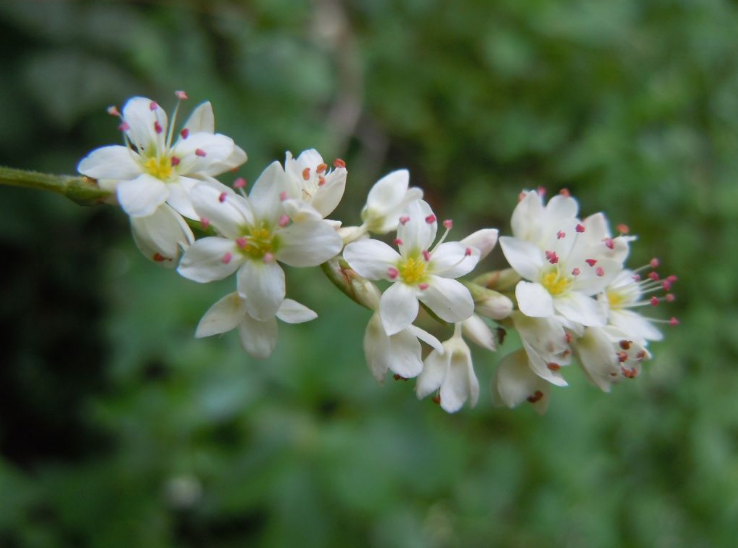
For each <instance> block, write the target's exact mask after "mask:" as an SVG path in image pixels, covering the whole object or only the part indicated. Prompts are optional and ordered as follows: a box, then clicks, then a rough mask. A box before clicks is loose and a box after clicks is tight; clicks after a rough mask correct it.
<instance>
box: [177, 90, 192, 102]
mask: <svg viewBox="0 0 738 548" xmlns="http://www.w3.org/2000/svg"><path fill="white" fill-rule="evenodd" d="M174 95H176V96H177V99H179V100H180V101H184V100H186V99H189V97H187V94H186V93H185V92H184V91H182V90H181V89H180V90H178V91H175V92H174Z"/></svg>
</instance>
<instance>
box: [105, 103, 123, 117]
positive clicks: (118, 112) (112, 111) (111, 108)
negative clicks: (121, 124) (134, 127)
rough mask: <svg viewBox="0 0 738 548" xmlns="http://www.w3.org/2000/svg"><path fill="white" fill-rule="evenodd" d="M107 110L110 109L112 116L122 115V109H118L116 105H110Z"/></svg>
mask: <svg viewBox="0 0 738 548" xmlns="http://www.w3.org/2000/svg"><path fill="white" fill-rule="evenodd" d="M107 111H108V114H110V115H111V116H120V111H119V110H118V107H116V106H115V105H110V106H109V107H108V109H107Z"/></svg>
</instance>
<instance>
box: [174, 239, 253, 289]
mask: <svg viewBox="0 0 738 548" xmlns="http://www.w3.org/2000/svg"><path fill="white" fill-rule="evenodd" d="M228 257H230V259H229V258H228ZM224 259H225V261H224ZM242 262H243V256H242V255H241V253H240V252H239V251H238V247H236V244H235V243H234V242H233V241H231V240H226V239H225V238H217V237H211V238H202V239H200V240H197V241H196V242H195V243H194V244H192V245H191V246H190V247H189V248H188V249H187V251H185V254H184V256H183V257H182V262H181V263H180V264H179V268H178V269H177V272H179V273H180V274H181V275H182V276H184V277H185V278H187V279H189V280H193V281H195V282H200V283H207V282H212V281H214V280H222V279H223V278H226V277H228V276H230V275H231V274H233V273H234V272H235V271H236V270H237V269H238V267H239V266H241V263H242Z"/></svg>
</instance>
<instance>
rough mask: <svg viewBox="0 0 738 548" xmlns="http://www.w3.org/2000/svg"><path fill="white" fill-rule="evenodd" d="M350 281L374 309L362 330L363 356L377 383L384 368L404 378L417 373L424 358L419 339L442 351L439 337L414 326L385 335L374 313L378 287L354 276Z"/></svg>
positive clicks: (363, 300)
mask: <svg viewBox="0 0 738 548" xmlns="http://www.w3.org/2000/svg"><path fill="white" fill-rule="evenodd" d="M351 284H352V287H353V288H354V292H355V294H356V295H357V298H359V299H360V300H361V302H362V303H363V304H365V305H366V306H367V307H369V308H370V309H371V310H374V314H372V317H371V319H370V320H369V324H368V325H367V327H366V331H365V333H364V355H365V356H366V362H367V365H368V366H369V370H370V371H371V372H372V375H374V378H375V379H377V380H378V381H379V382H380V383H383V382H384V378H385V376H386V375H387V370H390V371H392V372H393V373H394V374H395V375H398V376H400V377H402V378H404V379H410V378H413V377H417V376H418V375H419V374H420V372H421V370H422V369H423V359H422V355H421V347H420V342H419V340H420V341H423V342H425V343H427V344H429V345H430V346H432V347H433V348H435V349H437V350H438V351H439V352H441V353H443V346H442V345H441V343H440V341H439V340H438V339H436V338H435V337H434V336H433V335H431V334H430V333H428V332H426V331H424V330H422V329H420V328H419V327H416V326H414V325H410V326H409V327H407V328H406V329H403V330H402V331H400V332H399V333H396V334H394V335H391V336H390V335H387V333H385V331H384V327H383V326H382V319H381V318H380V316H379V313H378V312H377V310H378V309H379V302H380V297H381V293H380V292H379V290H378V289H377V287H376V286H375V285H374V284H373V283H371V282H369V281H367V280H365V279H363V278H354V279H352V281H351Z"/></svg>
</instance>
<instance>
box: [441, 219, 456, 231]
mask: <svg viewBox="0 0 738 548" xmlns="http://www.w3.org/2000/svg"><path fill="white" fill-rule="evenodd" d="M443 226H444V227H445V228H446V230H451V229H452V228H453V227H454V222H453V221H452V220H451V219H446V220H445V221H443Z"/></svg>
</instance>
